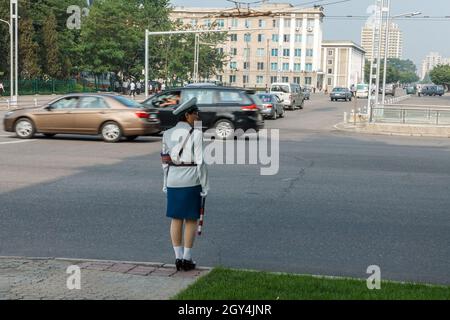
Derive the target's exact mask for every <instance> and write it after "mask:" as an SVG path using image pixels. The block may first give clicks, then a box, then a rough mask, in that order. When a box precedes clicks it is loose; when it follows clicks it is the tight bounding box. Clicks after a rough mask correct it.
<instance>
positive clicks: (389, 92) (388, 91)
mask: <svg viewBox="0 0 450 320" xmlns="http://www.w3.org/2000/svg"><path fill="white" fill-rule="evenodd" d="M380 91H381V92H380V93H383V88H382V87H380ZM384 94H385V95H386V96H395V86H394V85H393V84H386V88H385V89H384Z"/></svg>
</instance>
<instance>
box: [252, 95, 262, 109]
mask: <svg viewBox="0 0 450 320" xmlns="http://www.w3.org/2000/svg"><path fill="white" fill-rule="evenodd" d="M250 97H251V98H252V99H253V101H254V102H255V103H256V104H257V105H258V106H262V105H263V104H264V103H263V102H262V100H261V99H260V98H259V97H258V95H257V94H252V95H250Z"/></svg>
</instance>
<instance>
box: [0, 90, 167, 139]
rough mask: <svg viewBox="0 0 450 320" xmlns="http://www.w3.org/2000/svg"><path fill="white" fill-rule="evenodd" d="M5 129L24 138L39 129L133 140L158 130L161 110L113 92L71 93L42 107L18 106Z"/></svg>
mask: <svg viewBox="0 0 450 320" xmlns="http://www.w3.org/2000/svg"><path fill="white" fill-rule="evenodd" d="M3 124H4V128H5V131H8V132H15V133H16V134H17V136H18V137H19V138H21V139H30V138H32V137H34V135H35V134H36V133H42V134H44V135H45V136H46V137H53V136H55V135H56V134H60V133H64V134H88V135H97V134H100V135H101V136H102V138H103V140H104V141H106V142H118V141H119V140H120V139H121V138H122V137H125V138H126V139H127V140H134V139H136V138H137V137H138V136H148V135H152V134H155V133H157V132H159V131H160V130H161V129H160V121H159V117H158V111H157V110H155V109H144V107H143V105H141V104H139V103H137V102H135V101H133V100H130V99H127V98H124V97H122V96H116V95H112V94H71V95H66V96H63V97H61V98H58V99H56V100H53V101H51V102H49V103H48V104H46V105H45V106H43V107H39V108H24V109H18V110H14V111H11V112H7V113H6V114H5V118H4V120H3Z"/></svg>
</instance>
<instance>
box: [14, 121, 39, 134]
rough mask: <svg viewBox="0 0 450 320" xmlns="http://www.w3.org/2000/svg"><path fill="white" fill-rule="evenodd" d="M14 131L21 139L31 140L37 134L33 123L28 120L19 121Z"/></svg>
mask: <svg viewBox="0 0 450 320" xmlns="http://www.w3.org/2000/svg"><path fill="white" fill-rule="evenodd" d="M14 131H15V132H16V135H17V136H18V137H19V138H20V139H31V138H33V137H34V134H35V133H36V128H35V126H34V123H33V121H31V120H30V119H27V118H22V119H19V120H17V122H16V125H15V126H14Z"/></svg>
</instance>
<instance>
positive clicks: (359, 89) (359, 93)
mask: <svg viewBox="0 0 450 320" xmlns="http://www.w3.org/2000/svg"><path fill="white" fill-rule="evenodd" d="M356 97H357V98H366V99H367V98H368V97H369V85H368V84H364V83H360V84H358V85H356Z"/></svg>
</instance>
